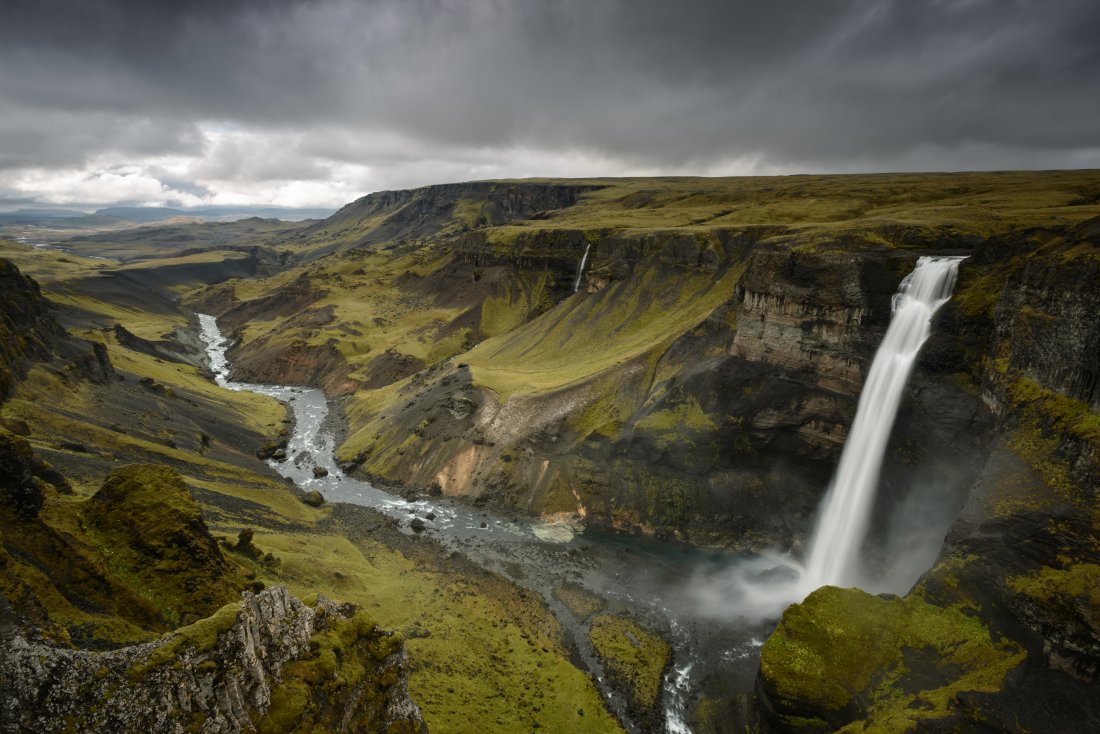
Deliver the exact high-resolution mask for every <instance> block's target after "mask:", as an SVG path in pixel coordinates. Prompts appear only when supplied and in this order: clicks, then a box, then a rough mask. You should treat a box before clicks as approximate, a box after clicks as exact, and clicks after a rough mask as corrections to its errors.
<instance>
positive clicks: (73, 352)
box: [0, 259, 111, 401]
mask: <svg viewBox="0 0 1100 734" xmlns="http://www.w3.org/2000/svg"><path fill="white" fill-rule="evenodd" d="M53 359H57V360H58V362H60V364H59V365H58V366H57V368H58V371H59V373H60V374H64V373H72V374H74V375H75V376H77V377H86V378H92V379H99V380H102V379H106V378H107V376H108V375H109V374H110V372H111V364H110V360H109V359H108V358H107V353H106V351H105V350H104V349H103V348H102V346H100V345H96V344H92V343H89V342H85V341H83V340H80V339H74V338H72V337H70V336H69V335H68V334H66V333H65V330H64V329H62V328H61V326H60V325H59V324H58V323H57V321H56V320H55V319H54V317H53V315H52V314H51V313H50V305H49V302H48V301H47V300H46V299H45V298H43V296H42V292H41V290H40V289H39V287H38V284H37V283H35V282H34V281H33V280H32V279H30V278H28V277H26V276H24V275H23V274H21V273H20V272H19V268H17V267H16V266H15V265H14V264H13V263H12V262H11V261H9V260H4V259H0V401H2V400H3V399H4V398H6V397H7V396H8V394H9V393H10V391H11V389H12V387H13V386H14V385H15V383H16V382H17V381H18V380H20V379H22V378H23V377H25V376H26V373H27V370H28V369H29V367H30V366H31V365H32V364H34V363H36V362H45V361H50V360H53Z"/></svg>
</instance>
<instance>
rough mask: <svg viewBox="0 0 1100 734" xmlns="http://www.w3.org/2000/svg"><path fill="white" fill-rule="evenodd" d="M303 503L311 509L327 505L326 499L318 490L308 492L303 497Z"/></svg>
mask: <svg viewBox="0 0 1100 734" xmlns="http://www.w3.org/2000/svg"><path fill="white" fill-rule="evenodd" d="M302 502H305V503H306V504H307V505H309V506H310V507H320V506H321V505H323V504H325V497H324V495H322V494H321V493H320V492H318V491H317V490H316V489H314V490H312V491H310V492H306V493H305V494H304V495H302Z"/></svg>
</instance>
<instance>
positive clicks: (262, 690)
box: [0, 586, 427, 734]
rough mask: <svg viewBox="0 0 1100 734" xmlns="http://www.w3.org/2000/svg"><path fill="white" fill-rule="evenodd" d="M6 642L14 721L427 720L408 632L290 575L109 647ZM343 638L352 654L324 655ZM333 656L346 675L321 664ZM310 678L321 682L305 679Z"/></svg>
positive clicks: (370, 723) (1, 710)
mask: <svg viewBox="0 0 1100 734" xmlns="http://www.w3.org/2000/svg"><path fill="white" fill-rule="evenodd" d="M0 645H2V647H3V649H2V650H0V653H2V654H0V690H2V691H3V694H2V695H0V730H2V731H5V732H8V731H10V732H24V731H36V732H46V731H64V730H68V729H70V728H71V727H73V726H75V727H77V728H78V729H79V730H80V731H84V732H105V733H106V732H110V733H111V734H116V733H118V734H121V733H123V732H154V731H155V732H178V733H180V734H182V733H183V732H204V733H209V734H215V733H216V734H235V733H236V732H246V731H261V732H296V731H315V730H317V728H319V727H324V730H325V731H335V732H363V733H364V734H365V733H367V732H377V731H404V732H426V731H427V729H426V727H425V725H424V723H423V721H422V720H421V718H420V713H419V709H418V708H417V706H416V704H414V703H413V702H412V701H411V700H410V699H409V698H408V693H407V691H406V688H405V679H404V674H403V664H404V652H403V648H402V645H401V643H400V640H399V639H397V638H395V637H392V636H389V635H387V634H386V633H384V632H381V631H380V630H378V629H377V627H375V626H374V625H372V624H370V623H369V622H367V621H366V620H365V619H364V618H363V616H362V613H361V612H356V611H355V610H354V609H353V608H351V607H348V606H341V605H338V604H335V603H333V602H331V601H328V600H326V599H324V598H319V599H318V600H317V602H316V604H315V605H314V606H312V607H310V606H307V605H305V604H303V603H302V602H301V601H299V600H298V599H296V598H294V597H292V596H290V594H288V593H287V590H286V588H285V587H282V586H280V587H275V588H271V589H267V590H265V591H263V592H261V593H259V594H256V595H252V594H248V593H246V594H245V595H244V599H243V601H241V602H240V603H239V604H232V605H229V606H227V607H225V608H223V609H222V610H220V611H219V612H218V613H217V614H215V615H214V616H213V617H210V618H208V619H205V620H202V621H200V622H198V623H196V624H194V625H191V626H190V627H186V628H183V629H181V630H178V631H176V632H174V633H171V634H169V635H168V636H166V637H164V638H162V639H161V640H159V641H156V642H152V643H147V644H143V645H135V646H131V647H127V648H122V649H119V650H112V651H110V652H100V653H97V652H89V651H81V650H65V649H58V648H54V647H50V646H48V645H46V644H44V643H41V642H33V641H30V640H27V639H26V638H24V637H22V636H21V635H14V636H12V637H10V638H9V639H6V640H3V641H2V642H0ZM337 648H339V653H340V654H341V655H342V659H340V658H329V659H325V656H326V654H327V655H329V656H331V655H332V654H333V652H334V651H335V650H336V649H337ZM332 665H336V666H337V667H338V671H333V672H339V673H342V674H345V675H346V676H347V677H338V678H336V679H333V677H332V673H330V674H329V675H327V676H326V675H323V674H320V670H321V669H324V668H325V666H332ZM315 668H316V669H317V671H316V672H313V671H314V669H315ZM349 673H350V674H351V675H348V674H349ZM307 680H308V681H310V682H315V687H314V688H313V689H308V688H306V689H299V686H300V685H301V684H302V682H304V681H307Z"/></svg>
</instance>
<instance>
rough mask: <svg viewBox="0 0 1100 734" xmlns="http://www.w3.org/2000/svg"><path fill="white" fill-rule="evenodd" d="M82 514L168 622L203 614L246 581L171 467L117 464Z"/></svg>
mask: <svg viewBox="0 0 1100 734" xmlns="http://www.w3.org/2000/svg"><path fill="white" fill-rule="evenodd" d="M84 520H85V523H86V524H87V527H88V530H89V532H90V533H91V534H92V535H93V537H94V538H95V539H96V540H97V541H98V543H100V544H101V546H102V547H103V549H104V555H105V556H106V557H107V559H108V562H109V564H110V566H111V568H112V570H113V571H114V572H115V573H117V574H118V575H119V576H121V577H122V578H123V579H125V580H126V581H128V582H129V583H131V585H132V586H133V587H134V588H135V590H137V591H138V593H140V594H141V595H142V596H144V597H145V598H147V599H149V600H150V601H151V602H153V603H154V604H156V605H157V606H158V607H159V608H160V610H161V613H162V615H163V616H164V618H165V619H166V620H167V621H168V622H169V623H172V624H180V623H184V624H185V623H188V622H192V621H195V620H197V619H199V618H201V617H205V616H207V615H209V614H210V613H212V612H213V611H214V610H215V609H217V608H218V607H220V606H222V605H223V604H226V603H228V602H230V601H232V600H233V599H234V598H236V596H237V594H238V593H239V591H240V589H241V588H243V587H244V586H245V583H244V579H243V578H241V577H240V575H239V571H238V570H237V568H236V567H235V566H233V565H231V564H230V563H229V562H228V561H227V560H226V558H225V556H223V555H222V552H221V550H220V549H219V548H218V544H217V542H216V541H215V540H214V537H213V536H212V535H211V534H210V532H209V530H208V529H207V527H206V523H204V522H203V519H202V510H201V509H200V507H199V505H198V504H197V503H196V502H195V500H194V498H193V497H192V496H191V492H190V490H188V488H187V486H186V485H185V484H184V483H183V479H182V477H180V475H179V473H177V472H176V471H175V470H174V469H171V468H169V467H165V466H158V465H153V464H135V465H132V466H126V467H122V468H120V469H116V470H115V471H113V472H112V473H111V474H110V476H108V477H107V480H106V481H105V482H104V483H103V487H102V488H101V489H100V490H99V491H98V492H96V494H95V496H93V497H92V498H91V499H90V500H89V501H88V503H87V505H86V507H85V508H84Z"/></svg>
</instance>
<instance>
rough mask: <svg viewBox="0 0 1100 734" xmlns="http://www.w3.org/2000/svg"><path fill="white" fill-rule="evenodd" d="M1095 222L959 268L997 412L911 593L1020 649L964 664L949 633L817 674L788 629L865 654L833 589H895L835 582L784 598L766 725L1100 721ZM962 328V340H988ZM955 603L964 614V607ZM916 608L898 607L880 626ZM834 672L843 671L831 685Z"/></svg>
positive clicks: (829, 655) (890, 630) (833, 649)
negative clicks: (940, 645)
mask: <svg viewBox="0 0 1100 734" xmlns="http://www.w3.org/2000/svg"><path fill="white" fill-rule="evenodd" d="M1096 235H1097V232H1096V228H1095V223H1092V222H1088V223H1085V225H1082V226H1080V227H1078V228H1075V229H1073V230H1071V231H1069V232H1068V233H1066V234H1065V235H1064V236H1061V237H1055V238H1053V240H1052V239H1051V237H1050V236H1049V234H1048V233H1036V234H1035V235H1034V239H1033V240H1032V242H1031V243H1030V246H1029V247H1027V248H1026V250H1025V252H1026V255H1023V256H1019V255H1018V254H1016V253H1013V252H1011V249H1010V248H1006V249H1007V250H1008V251H1006V252H1003V253H1002V254H1001V256H1000V257H995V256H993V257H991V256H990V253H989V252H979V253H978V254H977V257H976V258H975V259H976V261H977V262H976V263H975V268H974V270H973V271H971V273H970V275H969V276H968V277H967V278H966V279H964V280H963V281H962V282H961V283H960V286H959V288H960V293H959V298H958V300H959V304H958V308H957V309H956V316H957V317H958V318H957V319H956V321H955V326H956V327H960V328H958V329H957V330H958V331H959V332H962V333H965V332H967V331H968V330H969V331H973V330H974V327H975V326H980V325H983V324H984V325H985V326H986V329H985V330H984V331H985V338H984V341H982V342H981V346H982V350H981V351H980V354H981V357H980V358H979V360H978V361H977V363H976V364H973V366H972V369H973V372H974V375H975V377H976V378H977V379H978V380H980V393H981V397H982V399H983V400H984V402H985V403H986V404H987V405H989V406H990V407H991V409H992V412H993V414H994V419H993V421H994V424H993V426H992V427H991V430H990V431H989V433H990V434H991V437H990V444H991V445H990V449H989V451H988V454H987V457H986V459H985V460H984V461H983V462H982V464H981V466H980V470H979V473H978V475H977V476H976V478H975V481H974V482H973V484H972V486H971V487H970V490H969V495H968V498H967V501H966V504H965V506H964V507H963V508H962V510H961V512H960V517H959V519H958V521H957V522H956V523H955V524H954V526H953V527H952V528H951V530H950V532H949V534H948V536H947V539H946V541H945V544H944V547H943V550H942V552H941V554H940V557H939V559H938V561H937V562H936V564H935V566H934V567H933V568H932V570H931V571H929V572H928V573H927V574H925V575H924V577H923V578H922V579H921V581H920V583H919V584H918V585H917V587H916V588H915V589H914V590H913V591H912V592H911V593H910V594H909V596H908V597H907V598H906V599H905V602H904V603H905V604H906V605H910V606H915V607H920V608H921V609H924V610H926V611H928V612H929V613H930V614H932V615H934V616H935V618H936V619H938V620H940V621H939V622H938V623H937V624H938V625H941V626H946V625H947V624H948V620H949V618H951V619H955V622H951V623H950V624H951V625H956V629H958V630H959V631H960V632H961V628H958V627H957V624H959V623H965V625H967V626H968V627H970V628H972V632H971V633H969V634H976V635H977V636H978V637H977V638H975V639H979V640H981V641H982V644H983V645H986V644H988V643H989V642H992V643H993V644H995V645H1007V646H1009V647H1005V648H1004V649H1003V654H1004V655H1007V656H1008V657H998V656H997V655H994V656H993V657H990V658H988V660H987V662H988V663H989V665H988V666H986V667H984V668H983V669H981V670H979V669H976V668H974V667H972V666H973V662H974V660H975V659H972V660H971V662H970V663H968V664H966V665H963V666H961V667H960V666H956V667H952V666H951V665H950V664H949V659H948V658H949V656H946V655H945V654H943V651H942V650H940V651H939V652H937V654H936V655H931V656H927V658H926V659H924V660H923V661H922V660H921V659H919V656H918V657H917V658H914V661H905V662H904V663H902V662H901V661H896V662H893V661H888V660H878V661H875V662H874V663H872V664H870V666H869V668H868V669H867V670H866V671H863V672H862V673H858V674H857V673H856V672H854V671H853V670H851V669H845V670H839V669H837V670H833V671H832V673H826V672H824V669H822V671H823V672H822V673H821V677H820V678H816V679H813V680H811V679H810V678H806V677H805V676H806V673H805V671H804V670H803V671H799V670H795V669H794V668H793V667H792V663H791V662H790V660H792V659H794V658H793V656H792V655H791V652H792V647H797V648H798V650H799V654H801V655H802V658H801V659H806V658H807V657H811V658H813V657H816V656H825V658H826V659H828V660H841V661H847V660H857V659H859V660H866V653H865V645H864V644H863V643H862V642H861V640H862V639H863V638H862V637H861V635H865V634H866V632H865V631H863V630H861V629H858V628H859V627H860V625H859V624H855V625H852V627H851V628H844V627H838V626H836V625H837V624H840V617H839V616H838V615H839V614H841V612H839V610H838V608H835V606H834V605H842V606H843V605H847V606H848V607H850V608H849V611H847V612H843V615H844V616H845V617H847V618H850V617H852V615H853V614H857V613H855V612H852V611H851V609H852V608H856V607H859V608H863V607H864V606H866V605H872V606H873V605H876V604H878V605H882V604H884V602H881V601H878V600H874V599H873V598H869V597H866V595H863V596H862V597H861V596H860V595H859V593H858V592H854V591H842V590H824V591H822V592H818V593H817V594H815V595H813V596H811V597H810V598H809V599H807V600H806V602H805V603H804V604H802V605H796V606H795V607H792V608H791V610H788V612H787V613H786V614H785V615H784V618H783V622H782V624H781V625H780V628H779V630H778V631H777V632H776V634H775V635H774V636H773V637H772V639H771V640H769V642H768V644H767V645H766V646H765V653H764V664H763V665H762V668H761V674H760V686H759V687H758V692H757V700H758V711H759V712H760V713H761V715H762V721H763V723H764V724H765V725H766V726H770V727H774V728H777V729H780V730H783V731H810V730H815V727H818V726H821V725H825V723H826V722H827V725H828V726H829V727H840V726H843V725H845V724H848V723H850V722H853V721H865V722H866V723H868V724H869V725H871V726H879V727H883V726H886V727H890V726H893V725H894V724H892V723H890V722H895V721H896V720H897V717H899V716H903V715H904V720H907V721H910V722H911V723H915V722H920V725H921V726H925V727H935V728H936V729H937V730H945V731H946V730H952V729H954V728H958V727H961V726H964V725H965V724H964V723H965V722H980V723H981V724H982V725H984V726H985V727H988V728H992V729H996V730H1003V731H1069V730H1081V729H1088V728H1092V727H1096V726H1097V725H1100V708H1098V707H1097V705H1096V703H1095V702H1096V701H1097V700H1100V695H1098V694H1100V685H1098V680H1100V618H1097V616H1096V614H1095V611H1094V610H1095V609H1096V608H1098V603H1100V598H1098V597H1097V591H1096V590H1097V588H1098V587H1097V585H1096V580H1097V569H1100V533H1098V531H1097V528H1100V523H1098V520H1100V515H1098V511H1097V503H1096V498H1097V495H1096V493H1097V487H1098V481H1097V477H1098V476H1100V474H1098V469H1100V459H1098V454H1097V449H1098V448H1100V430H1098V428H1100V421H1098V419H1097V411H1096V377H1095V376H1096V372H1095V365H1094V362H1095V357H1096V354H1097V344H1098V343H1100V342H1098V339H1100V322H1098V321H1097V319H1096V316H1095V314H1096V313H1097V309H1098V308H1100V300H1098V298H1100V296H1098V295H1097V294H1098V293H1100V290H1098V286H1100V281H1098V280H1097V278H1098V265H1100V260H1098V258H1097V252H1098V251H1100V245H1098V241H1097V237H1096ZM966 324H969V327H966ZM962 341H963V344H962V346H961V347H960V349H959V350H958V353H960V354H965V353H967V352H968V351H970V350H971V348H973V347H974V346H975V345H974V344H973V343H969V344H967V343H966V341H967V340H966V339H965V338H962ZM971 353H972V352H971ZM826 599H828V601H826ZM890 604H892V605H895V606H896V605H897V604H898V602H896V601H895V602H890ZM958 611H962V612H963V614H965V615H966V617H965V620H964V618H961V617H955V616H953V615H956V614H957V612H958ZM860 613H862V612H860ZM857 616H858V615H857ZM881 619H882V618H881V617H879V619H878V621H876V622H875V624H880V625H881V624H882V622H881ZM910 625H911V623H910V622H907V621H902V620H898V621H897V622H896V623H895V622H891V623H887V624H885V626H884V627H883V629H882V630H880V636H889V635H897V634H901V633H902V632H903V630H905V629H907V628H909V627H910ZM826 627H828V629H829V632H828V633H827V634H820V633H821V632H822V630H823V629H824V628H826ZM815 630H816V631H815ZM987 641H988V642H987ZM930 644H931V643H930ZM850 645H851V646H854V647H850V648H849V647H848V646H850ZM909 646H910V647H916V648H917V651H918V652H919V648H920V646H914V645H911V644H910V645H909ZM1009 648H1011V649H1009ZM857 650H858V652H857ZM1009 658H1011V660H1009ZM994 659H998V660H1001V661H1002V662H1003V663H1005V664H1001V663H995V662H994ZM1009 662H1010V663H1011V664H1008V663H1009ZM982 665H986V663H982ZM799 681H800V682H799ZM796 682H798V683H797V685H795V684H796ZM792 686H793V687H792ZM829 686H835V687H837V688H836V690H834V693H836V695H835V697H833V698H832V699H830V695H831V694H829V693H828V691H829V690H833V689H830V688H828V687H829ZM884 686H885V687H886V688H889V689H890V690H886V689H885V688H883V687H884ZM841 688H843V689H845V692H844V693H841V692H840V689H841ZM895 690H900V691H904V692H906V695H910V696H911V695H912V694H913V692H916V694H917V700H914V701H913V702H912V703H911V704H910V705H909V709H908V710H907V711H905V712H899V711H896V710H894V709H891V708H890V707H891V706H894V705H895V704H896V703H897V701H898V700H899V699H898V698H897V695H896V694H894V693H891V691H895Z"/></svg>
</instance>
